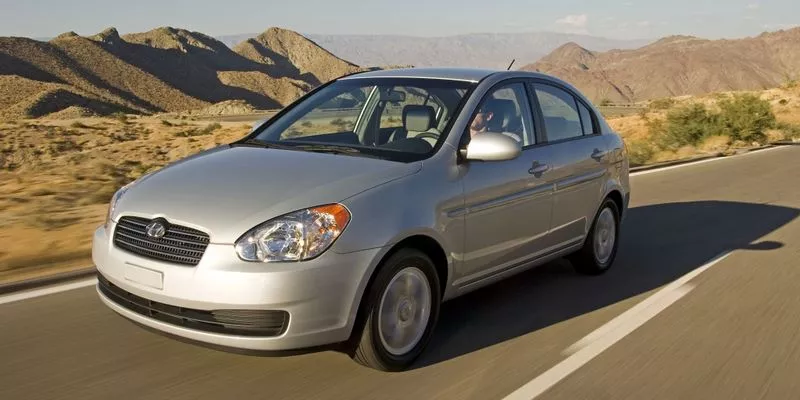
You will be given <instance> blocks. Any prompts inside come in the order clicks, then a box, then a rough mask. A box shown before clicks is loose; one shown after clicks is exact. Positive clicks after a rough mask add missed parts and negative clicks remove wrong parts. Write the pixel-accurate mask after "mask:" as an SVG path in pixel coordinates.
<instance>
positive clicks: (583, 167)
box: [532, 80, 609, 246]
mask: <svg viewBox="0 0 800 400" xmlns="http://www.w3.org/2000/svg"><path fill="white" fill-rule="evenodd" d="M532 88H533V92H534V93H535V101H536V103H537V105H538V111H539V112H540V115H541V119H542V122H543V125H544V135H545V140H546V142H547V145H546V146H545V147H547V148H548V149H549V152H550V155H551V156H552V171H551V173H552V179H553V180H554V184H555V186H554V189H555V192H554V194H553V218H552V223H551V228H550V232H551V233H550V235H551V239H552V240H553V241H554V243H557V244H559V245H561V246H570V245H572V244H576V243H578V242H580V241H582V240H583V238H584V236H585V234H586V233H587V232H588V229H589V227H590V225H591V222H592V219H593V218H594V213H595V212H596V209H597V206H598V204H599V201H600V196H602V191H603V188H602V182H603V176H604V175H605V174H606V171H607V168H608V159H609V157H608V156H607V153H608V149H607V145H606V142H605V140H604V138H603V137H602V135H600V134H599V132H600V130H599V125H598V121H597V118H596V116H594V115H593V113H592V111H591V109H590V108H589V107H587V105H586V104H584V103H583V101H582V100H581V99H580V98H579V97H578V96H575V95H574V94H573V93H572V91H571V90H569V89H568V88H566V87H563V86H561V85H558V84H557V83H555V82H550V81H545V80H536V81H533V82H532Z"/></svg>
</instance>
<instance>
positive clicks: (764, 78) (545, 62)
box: [520, 27, 800, 103]
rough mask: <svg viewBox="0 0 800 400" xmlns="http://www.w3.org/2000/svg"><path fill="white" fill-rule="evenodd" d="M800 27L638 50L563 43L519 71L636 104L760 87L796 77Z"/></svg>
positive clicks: (680, 39) (668, 41)
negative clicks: (603, 49) (548, 76)
mask: <svg viewBox="0 0 800 400" xmlns="http://www.w3.org/2000/svg"><path fill="white" fill-rule="evenodd" d="M797 43H800V27H798V28H794V29H789V30H782V31H776V32H766V33H763V34H761V35H758V36H752V37H746V38H742V39H721V40H709V39H702V38H697V37H693V36H679V35H676V36H668V37H665V38H662V39H660V40H658V41H655V42H653V43H650V44H648V45H646V46H642V47H640V48H638V49H628V50H616V51H606V52H594V51H589V50H586V49H583V48H580V49H579V48H578V46H577V45H574V44H573V45H565V46H562V47H560V48H559V49H556V50H555V51H553V52H552V53H550V54H549V55H547V56H545V57H543V58H542V59H540V60H539V61H537V62H535V63H532V64H528V65H525V66H523V67H521V68H520V69H521V70H526V71H538V72H543V73H547V74H552V75H555V76H557V77H560V78H562V79H565V80H567V81H569V82H570V83H572V84H574V85H575V86H576V87H577V88H579V89H580V90H582V91H583V92H585V93H586V94H587V95H588V96H589V97H590V98H591V99H592V100H594V101H602V100H610V101H613V102H625V103H629V102H637V101H642V100H647V99H654V98H660V97H673V96H682V95H698V94H705V93H711V92H719V91H729V90H762V89H767V88H771V87H777V86H780V85H781V84H783V83H785V82H786V81H787V80H789V79H796V78H797V77H798V76H800V47H798V46H797Z"/></svg>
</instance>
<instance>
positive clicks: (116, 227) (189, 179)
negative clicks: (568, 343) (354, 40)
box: [92, 68, 630, 370]
mask: <svg viewBox="0 0 800 400" xmlns="http://www.w3.org/2000/svg"><path fill="white" fill-rule="evenodd" d="M629 199H630V188H629V182H628V161H627V154H626V150H625V146H624V144H623V142H622V140H621V138H620V137H619V136H618V135H617V134H616V133H615V132H613V130H612V129H611V128H610V127H609V126H608V124H607V123H606V122H605V121H604V119H603V117H602V115H601V114H600V112H598V110H597V109H596V108H595V107H594V106H593V105H592V104H591V102H590V101H589V100H588V99H587V98H586V97H585V96H583V95H582V94H581V93H580V92H579V91H578V90H576V89H575V88H574V87H573V86H571V85H570V84H568V83H566V82H564V81H561V80H559V79H556V78H554V77H551V76H547V75H542V74H538V73H531V72H518V71H490V70H476V69H433V68H432V69H398V70H387V71H372V72H365V73H359V74H354V75H349V76H345V77H341V78H339V79H336V80H334V81H332V82H329V83H327V84H325V85H322V86H320V87H319V88H317V89H315V90H314V91H312V92H311V93H309V94H307V95H306V96H304V97H302V98H301V99H299V100H298V101H296V102H295V103H293V104H292V105H290V106H289V107H286V108H285V109H283V110H281V112H279V113H278V114H277V115H276V116H275V117H273V118H271V119H269V120H268V121H265V122H264V123H262V124H259V125H258V126H256V127H255V128H254V129H253V131H252V132H251V133H250V134H249V135H247V136H246V137H244V138H242V139H241V140H238V141H236V142H233V143H230V144H226V145H222V146H219V147H217V148H214V149H211V150H209V151H205V152H202V153H199V154H197V155H194V156H192V157H189V158H186V159H183V160H180V161H178V162H176V163H174V164H172V165H169V166H167V167H165V168H163V169H161V170H159V171H156V172H155V173H151V174H149V175H146V176H144V177H142V178H140V179H138V180H136V181H134V182H132V183H131V184H129V185H127V186H125V187H123V188H122V189H120V190H119V191H118V192H117V193H116V194H115V195H114V197H113V199H112V202H111V204H110V206H109V212H108V218H107V220H106V222H105V224H104V225H102V226H100V227H99V228H98V229H97V230H96V231H95V233H94V244H93V251H92V255H93V258H94V262H95V264H96V265H97V269H98V272H99V283H98V286H97V290H98V293H99V295H100V299H101V300H102V301H103V302H104V303H105V304H106V305H107V306H108V307H110V308H111V309H113V310H114V311H116V312H118V313H119V314H121V315H123V316H125V317H127V318H129V319H131V320H133V321H135V322H137V323H139V324H141V325H144V326H147V327H150V328H154V329H155V330H157V331H161V332H164V333H167V334H171V335H176V336H179V337H182V338H185V339H189V340H191V341H194V342H196V343H199V344H208V345H214V346H215V347H221V348H228V349H239V350H252V351H278V350H294V349H302V348H309V347H316V346H322V345H328V344H345V346H344V348H345V349H347V351H348V352H349V353H350V354H351V356H352V357H353V358H354V359H355V360H356V361H358V362H360V363H362V364H364V365H367V366H369V367H372V368H377V369H381V370H402V369H405V368H407V367H409V366H410V365H411V363H413V362H414V360H415V359H416V358H417V357H418V356H419V355H420V354H421V353H422V352H423V350H424V348H425V347H426V345H427V343H428V342H429V340H430V338H431V334H432V331H433V329H434V326H435V324H436V321H437V318H438V316H439V312H440V307H441V304H442V302H444V301H447V300H450V299H453V298H456V297H458V296H461V295H463V294H465V293H468V292H470V291H473V290H475V289H478V288H480V287H483V286H486V285H489V284H491V283H493V282H496V281H498V280H501V279H505V278H509V277H511V276H512V275H515V274H517V273H519V272H521V271H524V270H526V269H529V268H532V267H535V266H537V265H541V264H543V263H545V262H547V261H549V260H553V259H555V258H559V257H568V258H569V259H570V260H571V262H572V263H573V265H574V266H575V268H576V269H577V270H578V271H579V272H581V273H586V274H600V273H603V272H605V271H606V270H608V268H609V267H610V266H611V265H612V263H613V262H614V258H615V256H616V251H617V247H618V243H619V240H618V238H619V233H620V227H621V223H622V221H623V218H624V216H625V214H626V210H627V207H628V203H629ZM487 329H491V327H487Z"/></svg>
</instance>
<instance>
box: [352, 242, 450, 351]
mask: <svg viewBox="0 0 800 400" xmlns="http://www.w3.org/2000/svg"><path fill="white" fill-rule="evenodd" d="M405 248H412V249H416V250H419V251H422V252H423V253H425V254H426V255H427V256H428V257H430V259H431V261H432V262H433V265H434V267H435V269H436V273H437V276H438V277H439V286H440V290H441V292H440V294H441V295H442V296H444V295H445V291H446V289H447V287H448V279H449V277H450V260H449V259H448V257H447V253H446V252H445V249H444V247H443V246H442V245H441V243H439V241H438V240H436V239H435V238H434V237H433V236H431V235H428V234H425V233H414V234H411V235H409V236H407V237H404V238H402V239H400V240H399V241H396V242H395V243H394V244H393V245H391V247H389V249H388V250H387V251H385V252H384V253H383V254H382V255H381V256H380V260H379V261H378V262H377V263H376V264H375V268H373V269H372V271H371V273H370V276H369V278H368V280H367V283H366V284H365V285H364V288H363V291H362V292H361V295H360V297H359V299H358V303H357V304H358V309H357V311H356V316H355V321H354V322H353V329H352V330H351V332H350V338H349V340H348V342H350V343H351V344H354V343H355V342H354V341H355V340H357V339H358V338H359V337H360V336H361V331H362V330H363V329H364V322H365V321H366V319H367V310H366V301H367V297H368V294H369V292H370V290H371V288H372V285H373V284H374V282H375V278H376V277H377V275H378V271H380V269H381V268H382V266H383V265H384V263H385V262H386V260H388V259H389V257H391V256H392V255H394V254H395V253H397V252H398V251H399V250H401V249H405ZM351 347H352V346H351Z"/></svg>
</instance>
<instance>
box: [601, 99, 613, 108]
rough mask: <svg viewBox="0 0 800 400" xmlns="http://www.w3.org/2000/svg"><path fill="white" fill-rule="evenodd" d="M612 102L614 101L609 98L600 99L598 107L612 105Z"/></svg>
mask: <svg viewBox="0 0 800 400" xmlns="http://www.w3.org/2000/svg"><path fill="white" fill-rule="evenodd" d="M613 104H614V103H613V102H612V101H611V100H610V99H603V100H600V107H608V106H610V105H613Z"/></svg>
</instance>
